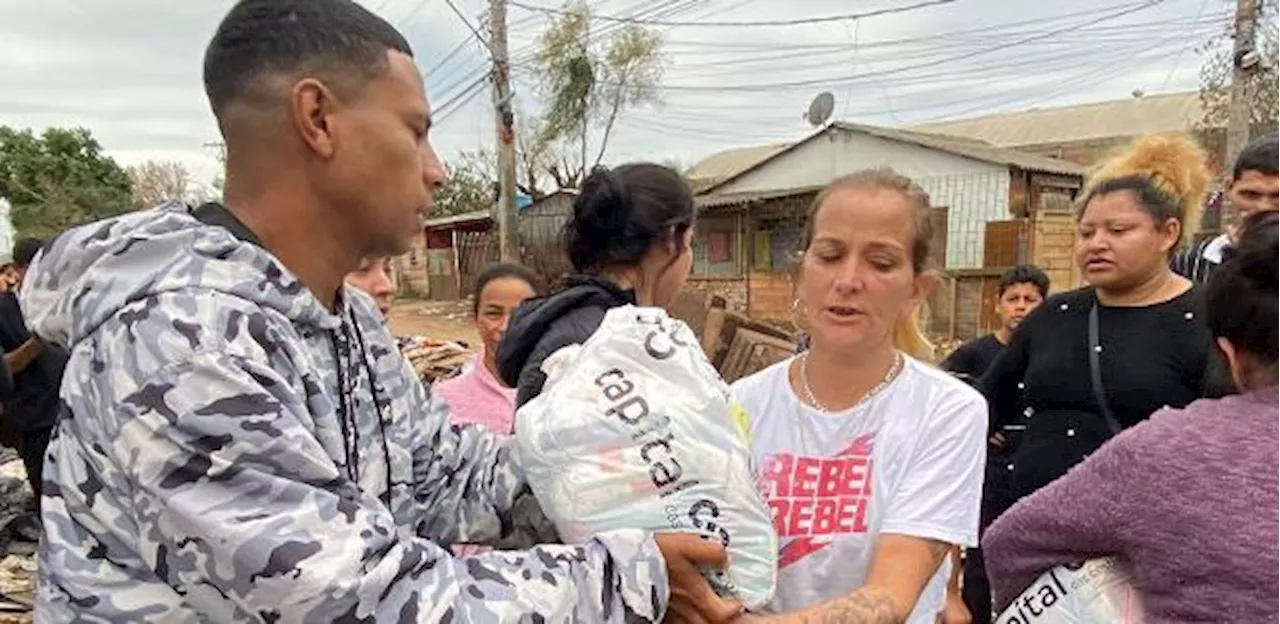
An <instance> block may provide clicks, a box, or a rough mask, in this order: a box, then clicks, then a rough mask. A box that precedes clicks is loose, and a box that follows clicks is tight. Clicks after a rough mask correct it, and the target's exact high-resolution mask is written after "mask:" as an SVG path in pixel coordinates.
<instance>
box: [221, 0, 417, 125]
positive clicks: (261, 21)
mask: <svg viewBox="0 0 1280 624" xmlns="http://www.w3.org/2000/svg"><path fill="white" fill-rule="evenodd" d="M389 50H395V51H398V52H402V53H404V54H406V55H409V56H412V55H413V51H412V49H411V48H410V47H409V42H408V41H406V40H405V38H404V36H403V35H401V34H400V33H399V32H398V31H396V29H395V27H393V26H392V25H391V24H388V23H387V22H386V21H385V20H383V19H382V18H380V17H378V16H377V15H374V14H373V13H371V12H369V11H368V10H367V9H365V8H364V7H362V6H360V5H359V4H356V3H355V2H352V1H351V0H240V1H239V2H237V3H236V5H235V6H234V7H232V8H231V11H230V12H228V13H227V15H226V17H224V18H223V20H222V23H221V24H220V25H219V26H218V30H217V32H216V33H214V35H213V39H212V40H211V41H210V42H209V47H208V48H207V49H206V50H205V55H204V89H205V93H206V94H207V95H208V96H209V104H210V106H211V107H212V108H213V114H214V117H216V118H218V120H219V122H222V121H223V114H224V113H225V112H226V109H227V106H228V105H230V104H232V103H234V102H236V101H237V100H240V99H242V98H245V97H247V96H252V95H254V93H253V87H254V86H255V85H256V84H258V83H260V81H262V80H263V79H264V78H267V77H269V76H271V75H273V74H275V75H290V74H298V73H302V72H307V73H311V74H312V75H314V76H315V77H316V78H320V79H322V80H323V79H327V80H329V81H331V82H333V83H335V84H351V83H352V79H353V78H354V79H357V80H358V82H359V83H360V84H363V82H364V81H368V80H370V79H373V78H376V77H377V76H380V75H382V73H383V72H385V71H386V69H387V58H386V55H387V52H388V51H389Z"/></svg>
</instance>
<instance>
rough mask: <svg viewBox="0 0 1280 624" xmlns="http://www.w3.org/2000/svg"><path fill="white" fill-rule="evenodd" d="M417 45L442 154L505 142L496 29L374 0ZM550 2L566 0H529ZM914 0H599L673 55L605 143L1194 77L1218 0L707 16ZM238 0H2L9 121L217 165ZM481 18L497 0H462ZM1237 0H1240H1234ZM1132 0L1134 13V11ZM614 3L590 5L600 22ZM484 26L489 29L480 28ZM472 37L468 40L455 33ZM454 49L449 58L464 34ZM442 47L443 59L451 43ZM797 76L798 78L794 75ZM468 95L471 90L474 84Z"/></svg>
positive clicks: (538, 18) (1020, 0)
mask: <svg viewBox="0 0 1280 624" xmlns="http://www.w3.org/2000/svg"><path fill="white" fill-rule="evenodd" d="M363 1H364V4H365V5H366V6H368V7H369V8H370V9H373V10H375V11H376V12H378V13H379V14H380V15H382V16H383V17H385V18H386V19H388V20H389V21H391V22H392V23H393V24H395V25H396V26H397V27H399V28H400V29H401V31H402V32H403V33H405V35H406V37H407V38H408V39H409V41H410V42H411V43H412V45H413V46H414V49H415V52H416V56H417V58H418V59H419V64H420V66H421V67H422V68H423V70H424V71H426V72H427V85H428V91H429V95H430V98H431V100H432V102H433V104H434V105H435V106H437V107H441V106H442V105H444V104H446V103H449V104H451V105H450V106H448V107H445V108H444V109H443V110H441V111H440V115H439V120H438V121H437V126H436V128H437V129H436V130H435V131H434V132H435V134H434V141H435V143H436V145H437V147H438V148H439V150H440V151H441V153H442V154H443V155H444V156H445V158H446V159H448V158H449V157H451V156H453V155H456V154H457V152H458V151H460V150H470V149H476V148H480V147H488V146H490V145H492V143H493V130H492V128H493V121H492V114H491V112H490V108H489V107H490V98H489V95H488V91H487V90H473V91H467V87H468V86H470V85H472V84H473V83H474V82H475V81H476V80H477V79H478V78H480V77H481V76H482V74H483V73H484V71H485V66H486V60H485V59H486V57H485V51H484V48H483V47H482V46H481V44H479V43H478V42H476V41H474V40H470V41H469V39H474V37H473V35H472V33H471V31H470V30H469V29H468V27H467V26H466V25H464V23H463V22H462V20H460V19H459V17H458V16H457V15H456V14H454V13H453V11H452V10H450V8H449V5H448V4H447V3H446V0H363ZM522 3H524V4H528V5H532V6H539V7H548V8H554V7H558V6H560V4H559V0H522ZM918 3H920V0H702V1H700V2H690V1H688V0H647V1H645V0H593V1H592V2H590V4H591V6H592V7H594V8H595V10H596V11H597V13H598V14H599V15H603V16H631V15H639V16H641V17H643V18H649V19H654V18H655V17H663V14H664V12H665V13H667V14H669V15H667V16H666V19H668V20H669V21H680V22H697V23H699V24H697V25H676V26H655V28H657V29H658V30H659V31H660V32H661V33H662V34H663V36H664V37H665V40H666V43H665V49H666V51H667V53H668V65H667V68H666V73H665V77H664V85H665V87H666V88H665V89H664V96H663V98H664V101H663V104H662V105H661V107H658V108H652V109H648V110H642V111H635V112H632V113H628V115H627V117H626V118H625V119H624V120H623V122H622V123H621V124H620V126H619V128H618V129H617V132H616V135H615V139H614V141H613V142H612V143H611V147H610V149H609V152H608V156H607V158H606V160H609V161H615V162H616V161H621V160H628V159H639V158H647V159H655V160H659V159H668V158H672V159H678V160H679V161H681V162H683V163H685V164H692V163H693V162H696V161H697V160H698V159H699V158H701V157H704V156H706V155H709V154H710V153H713V152H715V151H718V150H720V149H724V148H727V147H734V146H742V145H751V144H758V143H763V142H778V141H788V140H794V139H797V138H799V137H802V136H804V135H805V134H806V133H807V132H809V126H808V124H807V123H806V122H805V121H804V120H803V118H802V117H803V113H804V111H805V109H806V108H807V106H808V103H809V101H810V100H811V99H812V98H813V97H814V95H816V94H818V93H820V92H822V91H831V92H832V93H833V94H834V95H835V98H836V107H835V117H836V118H843V119H848V120H851V121H858V122H863V123H870V124H878V125H887V126H900V125H910V124H912V123H920V122H924V121H933V120H938V119H946V118H952V117H971V116H977V115H982V114H987V113H992V112H1001V111H1013V110H1022V109H1027V108H1032V107H1046V106H1053V105H1063V104H1073V103H1081V102H1089V101H1098V100H1107V99H1116V98H1123V97H1129V94H1130V93H1131V92H1133V91H1134V90H1142V91H1145V92H1146V93H1160V92H1171V91H1185V90H1190V89H1194V88H1195V86H1196V83H1197V74H1198V71H1199V67H1200V64H1201V61H1202V57H1201V56H1200V53H1199V51H1198V50H1197V46H1198V45H1199V44H1201V43H1203V42H1204V41H1205V40H1207V39H1208V38H1209V37H1211V36H1212V35H1213V34H1214V33H1216V32H1219V31H1220V30H1221V28H1222V26H1223V24H1225V23H1226V20H1227V18H1228V15H1229V6H1228V3H1227V2H1226V1H1225V0H1164V1H1163V2H1157V3H1154V4H1152V3H1145V4H1152V5H1151V6H1143V5H1144V3H1143V2H1135V1H1133V0H1076V1H1074V2H1070V3H1067V2H1039V1H1032V0H954V2H951V3H949V4H943V5H938V6H928V7H923V8H919V9H916V10H912V11H909V12H903V13H896V14H889V15H882V16H878V17H867V18H863V19H858V20H843V21H840V22H835V23H823V24H808V25H802V26H773V27H745V26H708V25H705V24H707V23H708V22H744V21H763V20H786V19H796V18H806V17H820V16H829V15H847V14H850V13H855V12H856V13H865V12H869V11H874V10H877V9H885V8H891V7H903V6H908V5H913V4H918ZM230 4H231V2H230V0H198V1H197V0H183V1H177V0H0V124H6V125H11V126H19V127H33V128H36V129H41V128H44V127H47V126H71V125H80V126H85V127H87V128H89V129H90V130H92V131H93V133H94V135H95V136H96V137H98V139H99V140H100V141H101V142H102V144H103V145H104V146H105V147H106V149H107V150H108V152H109V153H110V154H111V155H113V156H114V157H116V158H117V159H118V160H119V161H120V162H121V163H122V164H134V163H137V162H140V161H144V160H147V159H177V160H180V161H182V162H184V163H185V164H187V165H188V167H189V168H190V169H191V170H192V171H193V172H194V173H195V175H196V177H197V178H198V179H199V180H200V181H201V182H208V181H209V180H211V179H212V178H213V176H214V174H215V173H216V171H217V162H216V160H215V159H214V158H213V156H214V152H213V150H211V149H210V148H208V147H206V144H207V143H209V142H212V141H216V140H218V135H217V128H216V127H215V125H214V123H213V118H212V116H211V115H210V114H209V112H208V106H207V103H206V101H205V97H204V93H203V90H202V88H201V81H200V80H201V79H200V59H201V55H202V52H203V48H204V46H205V44H206V43H207V41H208V38H209V36H210V35H211V34H212V32H213V30H214V28H215V27H216V25H217V22H218V20H219V19H220V18H221V16H222V14H223V13H224V12H225V11H226V9H227V8H228V7H229V6H230ZM454 4H455V5H456V6H458V7H459V9H460V10H461V12H462V13H463V14H464V15H465V16H466V17H467V18H468V20H469V21H470V22H471V23H472V24H473V25H476V26H478V27H480V26H482V25H483V24H482V22H480V21H479V18H480V16H481V14H482V12H483V11H484V10H485V7H486V6H487V2H485V0H454ZM1230 4H1231V5H1234V2H1232V3H1230ZM1125 11H1128V12H1127V13H1124V14H1121V13H1122V12H1125ZM547 19H548V16H547V14H545V13H541V12H533V11H529V10H526V9H523V8H519V7H515V6H512V7H511V8H510V15H509V23H510V24H511V37H510V39H511V48H512V50H513V54H514V58H515V59H516V62H517V67H516V76H515V77H516V83H515V89H516V97H517V105H518V108H520V109H521V110H523V111H529V112H536V111H537V110H538V109H539V102H538V98H537V97H536V94H535V92H534V84H533V82H532V81H533V79H534V76H533V75H532V73H531V72H530V71H529V69H528V59H529V51H530V49H531V47H532V44H533V42H534V40H535V39H536V37H537V35H538V33H539V32H540V31H541V30H542V28H543V27H544V26H545V24H546V23H547ZM610 24H611V23H610V22H608V21H598V22H596V28H597V30H598V32H600V33H601V34H602V36H606V35H607V33H608V30H609V29H610V28H614V26H611V25H610ZM481 32H482V34H483V32H484V31H483V30H482V31H481ZM459 46H461V47H459ZM455 50H456V53H455V54H453V55H452V56H450V57H448V58H447V59H446V55H448V54H449V53H450V52H451V51H455ZM442 61H444V62H443V63H442ZM796 83H801V84H796ZM468 95H472V96H473V97H470V98H467V97H465V96H468Z"/></svg>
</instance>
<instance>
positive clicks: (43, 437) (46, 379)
mask: <svg viewBox="0 0 1280 624" xmlns="http://www.w3.org/2000/svg"><path fill="white" fill-rule="evenodd" d="M43 246H44V241H41V240H39V239H35V238H24V239H21V240H19V241H18V242H17V243H16V244H14V246H13V266H14V273H15V278H16V282H15V284H14V286H13V287H12V288H11V289H9V290H8V291H6V292H3V293H0V346H2V347H3V348H4V363H5V366H6V367H7V368H8V370H9V373H10V375H12V378H13V391H12V393H10V394H8V395H7V396H6V397H5V400H4V417H3V421H4V423H3V424H4V427H5V429H8V430H9V431H10V432H12V433H13V435H14V437H15V439H16V442H17V446H18V454H19V455H21V456H22V463H23V465H24V466H25V467H26V470H27V481H28V482H29V483H30V484H31V489H32V490H34V491H35V495H36V501H37V505H38V504H39V500H40V494H41V491H42V488H41V480H42V473H43V467H44V453H45V449H46V448H47V447H48V446H49V436H50V435H51V434H52V433H53V426H54V424H56V423H57V421H58V408H59V405H60V402H59V399H58V387H59V386H60V385H61V384H62V369H63V367H64V366H65V365H66V361H67V357H66V352H65V351H63V350H62V349H59V348H57V347H54V346H51V345H46V344H45V343H43V342H41V340H40V339H39V338H37V337H35V336H34V335H32V334H31V332H30V331H28V330H27V323H26V319H25V318H24V317H23V315H22V308H21V307H20V306H19V305H18V296H17V292H18V291H19V290H21V288H22V282H23V280H24V279H25V278H26V274H27V268H28V267H29V266H31V261H32V260H33V259H35V257H36V254H38V253H40V249H41V247H43Z"/></svg>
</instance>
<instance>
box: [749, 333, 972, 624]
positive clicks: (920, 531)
mask: <svg viewBox="0 0 1280 624" xmlns="http://www.w3.org/2000/svg"><path fill="white" fill-rule="evenodd" d="M904 357H906V356H904ZM793 360H794V358H792V359H789V360H787V361H785V362H781V363H779V364H775V365H774V366H771V367H769V368H767V369H765V370H763V371H760V372H759V373H756V374H755V375H752V376H750V377H747V378H745V379H742V380H739V381H738V382H737V383H735V384H734V385H733V394H734V397H735V398H736V399H737V400H738V401H740V402H741V403H742V404H743V406H744V407H745V408H746V410H747V412H748V414H750V417H751V424H752V433H753V436H754V442H753V445H754V452H755V457H756V461H757V462H758V466H759V470H760V487H761V491H762V493H763V495H764V497H765V499H766V500H767V501H768V503H769V507H770V509H771V511H772V512H773V520H774V526H775V527H776V528H777V531H778V545H779V548H780V552H779V557H778V566H779V571H778V589H777V593H776V595H775V597H774V599H773V601H772V602H771V603H770V605H769V608H768V609H767V610H768V611H769V612H773V613H790V612H794V611H798V610H801V609H804V608H807V607H811V606H814V605H817V604H820V603H823V602H826V601H828V600H833V599H836V598H841V597H844V596H847V595H849V594H850V593H851V592H853V591H854V590H856V589H858V588H859V587H861V586H862V585H863V584H864V583H865V581H866V578H867V573H868V572H869V571H870V568H871V558H872V555H873V554H874V549H875V544H876V541H877V539H878V538H879V536H880V535H882V534H885V533H894V534H900V535H910V536H914V537H922V538H928V539H935V540H939V541H943V542H947V543H950V544H958V545H961V546H976V545H977V542H978V514H979V508H980V505H981V500H982V479H983V472H984V471H983V467H984V465H985V462H986V435H987V405H986V401H985V400H984V399H983V398H982V395H980V394H978V392H976V391H975V390H973V389H972V388H970V387H969V386H968V385H966V384H964V383H963V382H961V381H959V380H957V379H955V378H953V377H951V376H950V375H948V374H946V373H944V372H942V371H940V370H938V369H935V368H933V367H931V366H929V365H928V364H924V363H922V362H919V361H917V360H914V359H912V358H910V357H906V361H905V364H904V366H903V369H902V372H901V373H900V374H899V375H898V376H897V378H896V379H894V380H893V381H892V382H891V383H890V384H889V385H888V386H887V387H885V388H884V389H883V390H881V391H880V392H879V393H878V394H877V395H875V396H874V397H872V398H871V399H869V400H868V401H866V402H865V403H863V404H861V405H859V406H856V407H854V408H853V409H851V410H847V411H844V412H837V413H830V414H828V413H824V412H822V411H819V410H817V409H814V408H812V407H809V406H808V405H806V404H804V403H803V402H801V400H800V398H799V397H798V396H797V395H796V393H795V391H794V390H793V389H792V387H791V383H790V382H789V380H788V368H789V366H790V365H791V363H792V361H793ZM950 571H951V565H950V558H948V559H947V560H945V561H944V562H943V564H942V566H941V567H940V569H939V570H938V572H937V573H936V574H935V575H934V576H933V578H932V579H931V580H930V581H929V583H928V584H927V585H926V587H925V589H924V591H923V593H922V594H921V595H920V598H919V600H917V602H916V607H915V610H914V611H913V612H912V614H911V617H910V618H909V619H908V620H907V622H908V623H910V624H916V623H921V624H924V623H931V622H934V621H935V617H936V615H937V614H938V613H939V612H940V611H941V610H942V608H943V606H944V602H945V599H946V583H947V577H948V575H949V574H950Z"/></svg>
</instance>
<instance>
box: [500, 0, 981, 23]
mask: <svg viewBox="0 0 1280 624" xmlns="http://www.w3.org/2000/svg"><path fill="white" fill-rule="evenodd" d="M952 2H955V0H925V1H924V2H918V3H916V4H911V5H907V6H902V7H894V8H889V9H877V10H875V11H867V12H865V13H849V14H845V15H828V16H824V17H805V18H797V19H787V20H761V21H752V22H686V21H675V20H663V19H644V18H635V17H619V16H612V15H592V16H591V19H595V20H600V21H602V22H616V23H622V24H640V25H645V26H724V27H730V28H739V27H756V26H802V25H807V24H824V23H830V22H842V21H844V20H857V19H864V18H868V17H876V16H880V15H890V14H894V13H906V12H908V11H916V10H919V9H924V8H927V7H932V6H937V5H940V4H950V3H952ZM508 4H510V5H511V6H516V7H520V8H522V9H524V10H526V11H537V12H540V13H551V14H556V15H573V14H575V12H574V11H568V10H565V9H553V8H550V7H540V6H533V5H529V4H524V3H523V2H517V1H515V0H508Z"/></svg>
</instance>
